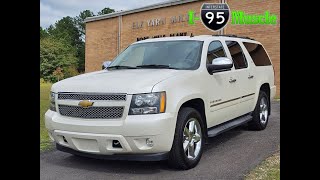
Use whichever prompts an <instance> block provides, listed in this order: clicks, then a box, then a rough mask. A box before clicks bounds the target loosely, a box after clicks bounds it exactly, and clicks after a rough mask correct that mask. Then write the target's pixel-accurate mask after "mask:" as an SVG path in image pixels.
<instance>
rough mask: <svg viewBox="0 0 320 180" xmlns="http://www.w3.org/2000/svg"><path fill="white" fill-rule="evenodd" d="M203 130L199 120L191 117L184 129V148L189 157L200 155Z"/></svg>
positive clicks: (193, 157)
mask: <svg viewBox="0 0 320 180" xmlns="http://www.w3.org/2000/svg"><path fill="white" fill-rule="evenodd" d="M201 136H202V132H201V126H200V124H199V121H198V120H197V119H195V118H190V119H189V120H188V122H187V123H186V125H185V126H184V130H183V150H184V152H185V155H186V156H187V157H188V159H191V160H193V159H195V158H197V157H198V155H199V153H200V150H201V143H202V140H201V139H202V138H201Z"/></svg>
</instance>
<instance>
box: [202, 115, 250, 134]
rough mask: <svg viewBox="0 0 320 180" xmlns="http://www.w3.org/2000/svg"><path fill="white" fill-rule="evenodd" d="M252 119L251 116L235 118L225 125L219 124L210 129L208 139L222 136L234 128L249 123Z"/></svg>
mask: <svg viewBox="0 0 320 180" xmlns="http://www.w3.org/2000/svg"><path fill="white" fill-rule="evenodd" d="M251 119H252V116H251V115H249V114H248V115H244V116H241V117H238V118H235V119H233V120H231V121H227V122H225V123H222V124H219V125H217V126H214V127H212V128H209V129H208V137H214V136H216V135H218V134H221V133H223V132H225V131H227V130H230V129H232V128H235V127H237V126H240V125H242V124H244V123H247V122H249V121H250V120H251Z"/></svg>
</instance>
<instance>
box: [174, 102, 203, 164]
mask: <svg viewBox="0 0 320 180" xmlns="http://www.w3.org/2000/svg"><path fill="white" fill-rule="evenodd" d="M202 127H203V125H202V119H201V116H200V114H199V112H198V111H197V110H195V109H193V108H189V107H184V108H182V109H181V110H180V111H179V114H178V118H177V125H176V130H175V135H174V140H173V144H172V148H171V151H170V155H169V160H168V161H169V165H170V166H171V167H174V168H177V169H190V168H193V167H195V166H196V165H197V164H198V163H199V161H200V159H201V155H202V149H203V144H204V143H203V130H202V129H203V128H202Z"/></svg>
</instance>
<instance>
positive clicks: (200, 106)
mask: <svg viewBox="0 0 320 180" xmlns="http://www.w3.org/2000/svg"><path fill="white" fill-rule="evenodd" d="M183 107H191V108H194V109H196V110H197V111H198V112H199V113H200V115H201V118H202V123H203V129H202V132H204V133H203V135H204V139H205V142H206V141H207V138H208V128H207V118H206V108H205V107H206V106H205V101H204V100H203V99H202V98H193V99H189V100H187V101H185V102H183V103H182V104H181V106H180V107H179V111H180V110H181V109H182V108H183ZM179 111H178V113H179Z"/></svg>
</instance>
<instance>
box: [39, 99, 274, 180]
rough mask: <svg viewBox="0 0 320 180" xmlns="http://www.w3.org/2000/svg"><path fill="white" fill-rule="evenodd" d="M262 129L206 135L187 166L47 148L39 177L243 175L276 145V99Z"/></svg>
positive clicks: (168, 177)
mask: <svg viewBox="0 0 320 180" xmlns="http://www.w3.org/2000/svg"><path fill="white" fill-rule="evenodd" d="M271 107H272V111H271V112H272V114H271V116H270V118H269V123H268V126H267V128H266V129H265V130H263V131H250V130H248V129H247V127H246V126H245V125H244V126H241V127H237V128H235V129H232V130H230V131H227V132H225V133H222V134H220V135H218V136H216V137H213V138H210V140H209V144H208V145H206V146H205V149H204V152H203V155H202V158H201V161H200V162H199V164H198V165H197V166H196V167H195V168H193V169H190V170H186V171H182V170H175V169H170V168H168V166H167V164H166V162H133V161H108V160H97V159H90V158H84V157H77V156H73V155H71V154H68V153H64V152H60V151H57V150H55V149H54V150H51V151H48V152H44V153H41V154H40V179H42V180H47V179H50V180H51V179H52V180H53V179H59V180H60V179H66V180H73V179H86V180H89V179H90V180H91V179H113V180H115V179H137V180H143V179H148V180H151V179H184V180H187V179H228V180H229V179H230V180H234V179H243V177H244V175H245V174H247V173H248V172H249V171H250V170H251V169H253V168H254V167H255V166H257V165H258V164H259V163H260V162H261V161H263V160H264V159H266V158H267V157H269V156H270V155H272V154H273V153H275V152H276V151H277V150H279V148H280V101H273V102H272V105H271Z"/></svg>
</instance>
